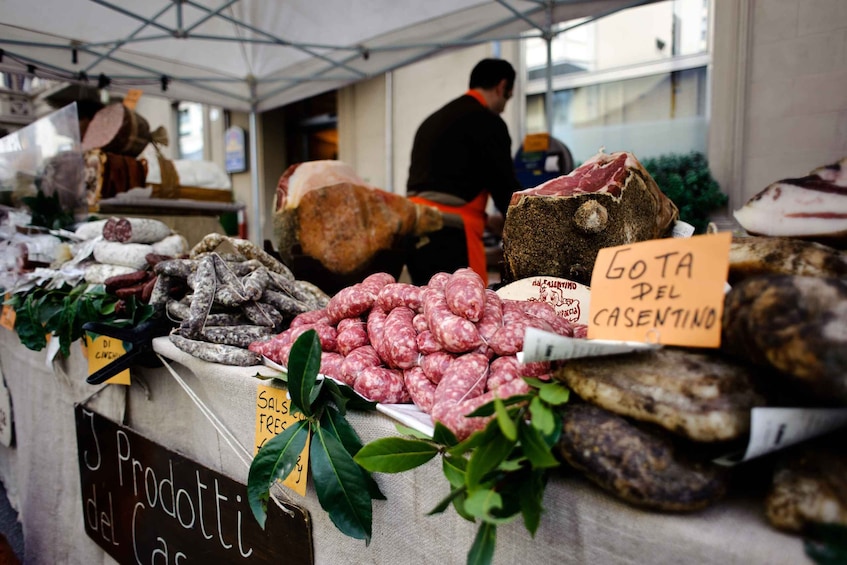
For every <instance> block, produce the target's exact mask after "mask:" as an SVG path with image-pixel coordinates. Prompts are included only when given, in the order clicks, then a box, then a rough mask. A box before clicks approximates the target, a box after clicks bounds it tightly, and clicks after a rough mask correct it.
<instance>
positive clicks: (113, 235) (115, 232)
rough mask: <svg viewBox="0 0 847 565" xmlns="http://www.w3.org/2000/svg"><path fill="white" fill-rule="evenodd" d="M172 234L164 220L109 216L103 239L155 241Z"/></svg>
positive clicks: (104, 225) (122, 241)
mask: <svg viewBox="0 0 847 565" xmlns="http://www.w3.org/2000/svg"><path fill="white" fill-rule="evenodd" d="M170 234H171V228H169V227H168V226H167V225H166V224H165V223H164V222H161V221H159V220H153V219H149V218H109V219H108V220H106V223H105V224H103V239H105V240H106V241H116V242H118V243H154V242H156V241H161V240H163V239H165V238H166V237H168V236H169V235H170ZM165 255H176V253H166V254H165Z"/></svg>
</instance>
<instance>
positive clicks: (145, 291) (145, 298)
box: [141, 275, 158, 304]
mask: <svg viewBox="0 0 847 565" xmlns="http://www.w3.org/2000/svg"><path fill="white" fill-rule="evenodd" d="M157 280H158V275H153V278H151V279H149V280H147V281H146V282H145V283H144V286H143V287H142V288H141V301H142V302H144V303H145V304H149V303H150V297H151V296H153V289H154V288H155V287H156V281H157Z"/></svg>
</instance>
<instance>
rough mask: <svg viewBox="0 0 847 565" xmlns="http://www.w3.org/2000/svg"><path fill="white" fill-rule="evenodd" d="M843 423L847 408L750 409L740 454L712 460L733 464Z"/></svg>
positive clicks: (819, 433) (722, 463)
mask: <svg viewBox="0 0 847 565" xmlns="http://www.w3.org/2000/svg"><path fill="white" fill-rule="evenodd" d="M844 425H847V408H753V410H752V412H751V415H750V441H749V442H748V444H747V449H746V450H745V451H744V455H743V456H742V457H737V456H736V455H735V454H733V455H726V456H724V457H720V458H718V459H716V460H715V462H716V463H719V464H721V465H735V464H737V463H741V462H742V461H748V460H750V459H753V458H755V457H759V456H761V455H764V454H766V453H770V452H772V451H777V450H779V449H782V448H784V447H788V446H789V445H794V444H796V443H798V442H801V441H804V440H807V439H811V438H813V437H815V436H819V435H823V434H825V433H827V432H830V431H832V430H834V429H836V428H839V427H841V426H844Z"/></svg>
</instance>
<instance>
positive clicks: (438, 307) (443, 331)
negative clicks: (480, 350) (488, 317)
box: [423, 289, 482, 353]
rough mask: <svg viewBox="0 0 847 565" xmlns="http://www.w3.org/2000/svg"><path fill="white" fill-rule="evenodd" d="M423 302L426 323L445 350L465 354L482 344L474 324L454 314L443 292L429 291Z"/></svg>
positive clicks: (425, 294)
mask: <svg viewBox="0 0 847 565" xmlns="http://www.w3.org/2000/svg"><path fill="white" fill-rule="evenodd" d="M423 300H424V315H426V323H427V325H428V326H429V330H430V331H431V332H432V335H434V336H435V339H436V340H438V342H439V343H440V344H441V346H442V347H443V348H444V349H446V350H447V351H452V352H453V353H464V352H467V351H471V350H472V349H474V348H476V347H477V346H479V345H480V344H481V343H482V340H481V339H480V337H479V332H478V331H477V329H476V326H475V325H474V323H473V322H471V321H470V320H468V319H465V318H462V317H461V316H457V315H456V314H454V313H452V312H451V311H450V309H449V308H448V307H447V302H446V300H445V298H444V295H443V294H442V293H441V292H439V291H435V290H432V289H429V290H427V291H426V292H425V293H424V299H423Z"/></svg>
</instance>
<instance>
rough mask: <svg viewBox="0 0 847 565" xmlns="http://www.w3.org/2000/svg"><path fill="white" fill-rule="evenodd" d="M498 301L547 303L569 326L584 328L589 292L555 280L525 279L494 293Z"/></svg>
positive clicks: (570, 282) (550, 278)
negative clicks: (577, 325) (500, 299)
mask: <svg viewBox="0 0 847 565" xmlns="http://www.w3.org/2000/svg"><path fill="white" fill-rule="evenodd" d="M497 295H498V296H499V297H500V298H507V299H510V300H526V301H528V302H547V303H548V304H550V305H551V306H552V307H553V308H555V310H556V312H557V313H558V314H559V316H561V317H562V318H564V319H566V320H567V321H569V322H570V323H572V324H586V325H587V324H588V302H589V299H590V297H591V289H590V288H589V287H587V286H585V285H584V284H580V283H578V282H574V281H570V280H568V279H562V278H558V277H545V276H538V277H527V278H525V279H521V280H518V281H515V282H511V283H509V284H507V285H504V286H501V287H500V288H498V289H497Z"/></svg>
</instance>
